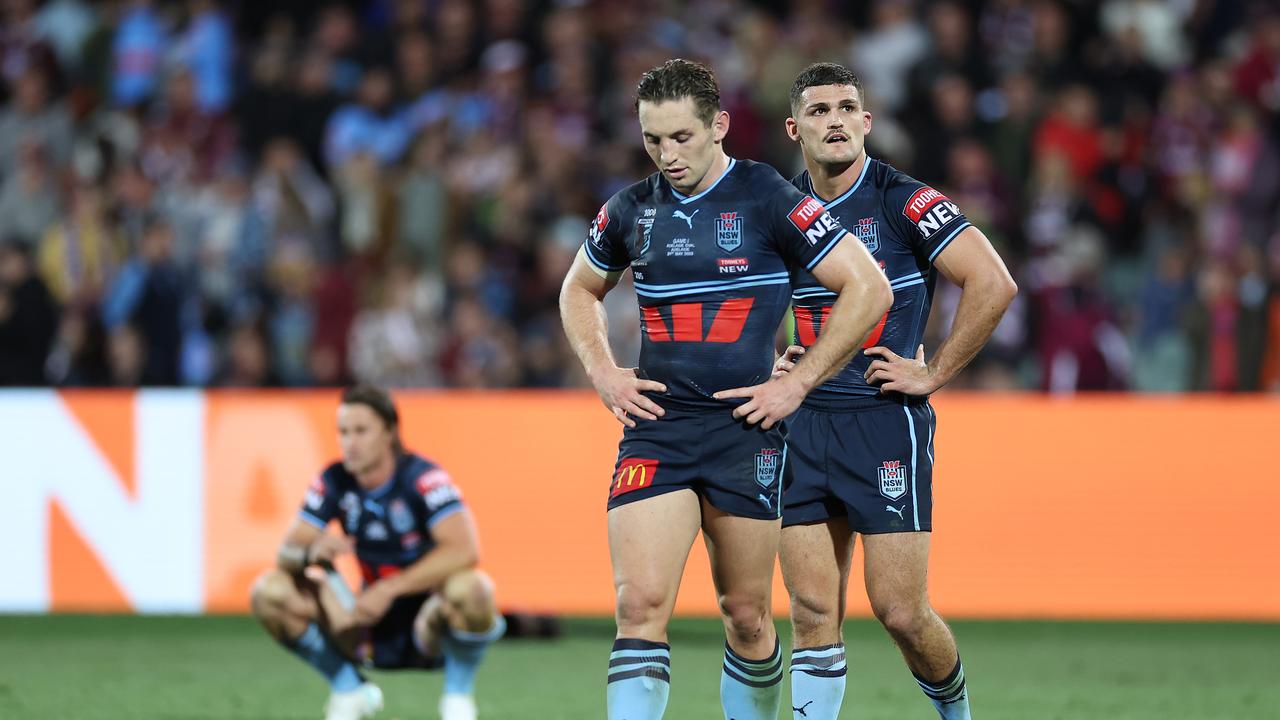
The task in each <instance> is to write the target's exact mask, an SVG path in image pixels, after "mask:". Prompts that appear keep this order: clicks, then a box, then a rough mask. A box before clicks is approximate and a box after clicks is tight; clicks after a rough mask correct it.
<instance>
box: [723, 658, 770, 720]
mask: <svg viewBox="0 0 1280 720" xmlns="http://www.w3.org/2000/svg"><path fill="white" fill-rule="evenodd" d="M781 703H782V652H781V649H780V648H779V645H778V641H777V639H774V641H773V652H772V653H770V654H769V657H767V658H765V659H763V660H748V659H747V658H744V657H742V656H741V655H739V654H737V653H735V652H734V651H733V650H732V649H731V648H730V647H729V644H728V643H725V646H724V667H723V668H722V670H721V672H720V706H721V707H722V708H724V716H725V719H726V720H775V718H777V717H778V707H779V705H781Z"/></svg>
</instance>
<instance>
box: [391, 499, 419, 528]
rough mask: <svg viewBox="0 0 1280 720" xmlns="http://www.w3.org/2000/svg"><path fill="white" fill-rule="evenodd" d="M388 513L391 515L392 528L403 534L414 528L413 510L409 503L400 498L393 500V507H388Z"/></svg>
mask: <svg viewBox="0 0 1280 720" xmlns="http://www.w3.org/2000/svg"><path fill="white" fill-rule="evenodd" d="M388 514H389V515H390V516H391V529H392V530H395V531H396V532H397V533H400V534H401V535H403V534H404V533H407V532H409V531H410V530H412V529H413V524H414V521H413V511H412V510H410V509H409V505H408V503H406V502H405V501H404V500H401V499H400V498H396V499H394V500H392V501H391V507H390V508H388Z"/></svg>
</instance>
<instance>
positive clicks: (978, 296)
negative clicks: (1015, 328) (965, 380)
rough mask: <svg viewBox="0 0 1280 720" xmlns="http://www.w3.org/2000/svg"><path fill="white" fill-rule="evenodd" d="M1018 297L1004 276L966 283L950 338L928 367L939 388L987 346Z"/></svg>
mask: <svg viewBox="0 0 1280 720" xmlns="http://www.w3.org/2000/svg"><path fill="white" fill-rule="evenodd" d="M1017 293H1018V286H1017V285H1016V284H1014V282H1013V280H1012V279H1011V278H1010V277H1009V276H1008V275H1007V274H1003V273H1002V274H1000V275H994V274H993V275H992V276H990V277H983V278H974V279H970V280H969V281H968V282H966V283H965V285H964V288H963V289H962V290H961V292H960V304H959V306H958V307H957V308H956V317H955V321H954V322H953V323H952V325H951V334H949V335H948V336H947V339H946V340H944V341H943V342H942V344H941V345H939V346H938V351H937V352H936V353H934V357H933V360H932V361H931V362H930V363H929V364H930V366H931V370H932V372H933V375H934V377H936V378H937V379H938V387H942V386H943V385H945V384H947V383H948V382H950V381H951V379H952V378H954V377H955V376H956V375H958V374H959V373H960V371H961V370H963V369H964V367H965V366H966V365H968V364H969V362H970V361H972V360H973V358H974V357H975V356H976V355H977V354H978V351H979V350H981V349H982V346H983V345H986V344H987V340H989V339H990V338H991V333H993V332H995V329H996V326H997V325H999V324H1000V318H1002V317H1004V311H1005V310H1006V309H1008V307H1009V303H1011V302H1013V298H1014V296H1015V295H1017Z"/></svg>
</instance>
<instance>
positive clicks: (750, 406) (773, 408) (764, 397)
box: [712, 373, 805, 430]
mask: <svg viewBox="0 0 1280 720" xmlns="http://www.w3.org/2000/svg"><path fill="white" fill-rule="evenodd" d="M804 395H805V393H804V388H803V387H801V385H800V383H799V381H797V380H793V379H792V377H791V376H790V375H788V374H787V373H782V375H781V377H774V378H770V379H769V380H768V381H767V382H763V383H761V384H759V385H752V386H750V387H742V388H734V389H732V390H721V391H720V392H718V393H716V394H714V395H712V397H714V398H715V399H717V400H728V399H730V398H747V401H746V402H744V403H742V404H741V405H739V406H738V407H736V408H734V409H733V417H734V419H735V420H745V421H746V422H747V423H749V424H751V425H756V424H759V425H760V427H762V428H764V429H765V430H768V429H770V428H772V427H773V426H774V425H777V424H778V423H779V422H780V421H782V420H785V419H787V417H789V416H790V415H791V413H793V412H795V411H796V408H798V407H800V403H801V402H803V401H804Z"/></svg>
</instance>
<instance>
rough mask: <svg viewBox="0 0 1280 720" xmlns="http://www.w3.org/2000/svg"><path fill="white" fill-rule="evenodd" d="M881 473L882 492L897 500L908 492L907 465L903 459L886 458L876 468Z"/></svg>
mask: <svg viewBox="0 0 1280 720" xmlns="http://www.w3.org/2000/svg"><path fill="white" fill-rule="evenodd" d="M876 472H877V473H879V475H880V494H881V495H883V496H885V497H887V498H889V499H890V500H897V499H898V498H900V497H902V496H903V495H906V494H907V467H906V466H905V465H903V464H902V461H901V460H885V461H884V462H882V463H880V467H878V468H876Z"/></svg>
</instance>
